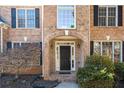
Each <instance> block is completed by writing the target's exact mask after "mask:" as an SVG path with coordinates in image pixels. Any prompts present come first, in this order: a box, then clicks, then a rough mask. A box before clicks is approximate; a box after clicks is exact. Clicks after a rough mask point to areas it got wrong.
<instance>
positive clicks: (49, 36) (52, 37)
mask: <svg viewBox="0 0 124 93" xmlns="http://www.w3.org/2000/svg"><path fill="white" fill-rule="evenodd" d="M59 36H65V34H64V31H56V32H54V33H52V34H49V35H48V36H47V37H46V38H45V42H49V41H50V40H52V39H54V38H56V37H59ZM68 36H73V37H76V38H78V39H80V40H82V41H84V40H86V39H85V38H87V37H86V36H84V35H83V34H82V33H81V32H76V31H70V32H69V35H68Z"/></svg>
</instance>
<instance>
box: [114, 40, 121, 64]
mask: <svg viewBox="0 0 124 93" xmlns="http://www.w3.org/2000/svg"><path fill="white" fill-rule="evenodd" d="M120 58H121V43H120V42H115V43H114V62H120Z"/></svg>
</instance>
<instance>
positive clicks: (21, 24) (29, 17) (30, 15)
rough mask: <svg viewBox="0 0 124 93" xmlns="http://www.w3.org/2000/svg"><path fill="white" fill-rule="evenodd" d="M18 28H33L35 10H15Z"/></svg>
mask: <svg viewBox="0 0 124 93" xmlns="http://www.w3.org/2000/svg"><path fill="white" fill-rule="evenodd" d="M17 25H18V28H35V10H34V9H27V10H25V9H18V10H17Z"/></svg>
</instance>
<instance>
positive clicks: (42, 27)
mask: <svg viewBox="0 0 124 93" xmlns="http://www.w3.org/2000/svg"><path fill="white" fill-rule="evenodd" d="M41 20H42V77H44V67H43V64H44V62H43V61H44V60H43V59H44V56H43V51H44V49H43V45H44V38H43V30H44V29H43V28H44V25H43V24H44V23H43V22H44V5H42V18H41Z"/></svg>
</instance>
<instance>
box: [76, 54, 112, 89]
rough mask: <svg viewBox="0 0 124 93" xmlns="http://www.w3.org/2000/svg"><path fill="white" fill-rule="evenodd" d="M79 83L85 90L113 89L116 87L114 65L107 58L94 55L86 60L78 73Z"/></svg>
mask: <svg viewBox="0 0 124 93" xmlns="http://www.w3.org/2000/svg"><path fill="white" fill-rule="evenodd" d="M77 82H78V83H79V85H80V87H84V88H111V87H113V86H114V64H113V62H112V61H111V59H109V57H106V56H99V55H92V56H88V57H87V58H86V62H85V65H84V67H83V68H79V69H78V72H77Z"/></svg>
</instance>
